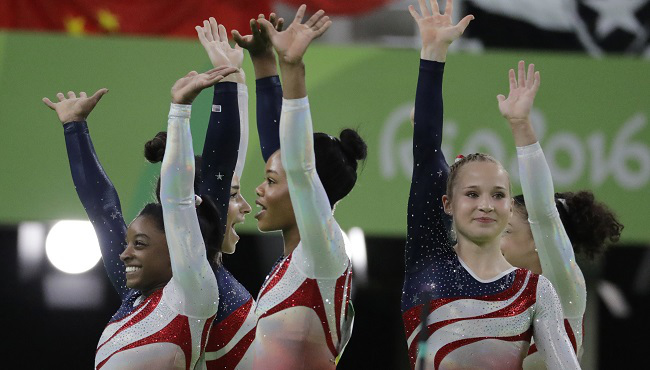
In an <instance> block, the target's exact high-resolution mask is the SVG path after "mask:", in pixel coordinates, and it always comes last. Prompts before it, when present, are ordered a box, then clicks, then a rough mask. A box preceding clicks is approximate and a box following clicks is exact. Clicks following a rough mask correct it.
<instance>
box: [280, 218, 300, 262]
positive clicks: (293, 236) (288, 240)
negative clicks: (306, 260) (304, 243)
mask: <svg viewBox="0 0 650 370" xmlns="http://www.w3.org/2000/svg"><path fill="white" fill-rule="evenodd" d="M282 239H284V256H285V257H286V256H288V255H290V254H291V252H293V250H294V249H296V247H297V246H298V243H300V232H299V231H298V225H293V226H291V227H289V228H287V229H284V230H282Z"/></svg>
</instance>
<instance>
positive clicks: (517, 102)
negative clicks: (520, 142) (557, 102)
mask: <svg viewBox="0 0 650 370" xmlns="http://www.w3.org/2000/svg"><path fill="white" fill-rule="evenodd" d="M525 67H526V63H525V62H524V61H523V60H522V61H519V66H518V72H517V75H518V76H517V79H515V71H514V70H512V69H511V70H510V71H509V72H508V76H509V79H510V93H509V94H508V98H507V99H506V97H505V96H503V95H502V94H499V95H498V96H497V100H498V101H499V110H500V111H501V114H502V115H503V117H505V118H506V119H507V120H508V122H510V124H517V123H528V122H527V121H528V119H529V115H530V110H531V108H532V107H533V102H534V101H535V95H537V90H538V89H539V83H540V77H539V71H538V72H535V65H534V64H529V65H528V75H526V73H525Z"/></svg>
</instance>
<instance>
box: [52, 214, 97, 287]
mask: <svg viewBox="0 0 650 370" xmlns="http://www.w3.org/2000/svg"><path fill="white" fill-rule="evenodd" d="M45 253H46V254H47V258H48V259H49V260H50V262H52V264H53V265H54V267H56V268H58V269H59V270H61V271H63V272H67V273H69V274H80V273H82V272H86V271H88V270H90V269H91V268H93V266H95V265H96V264H97V261H99V259H100V258H101V256H102V255H101V251H100V250H99V242H98V241H97V235H95V230H94V229H93V226H92V225H91V224H90V222H89V221H59V222H57V223H56V224H55V225H54V226H53V227H52V229H50V232H49V233H48V234H47V239H46V240H45Z"/></svg>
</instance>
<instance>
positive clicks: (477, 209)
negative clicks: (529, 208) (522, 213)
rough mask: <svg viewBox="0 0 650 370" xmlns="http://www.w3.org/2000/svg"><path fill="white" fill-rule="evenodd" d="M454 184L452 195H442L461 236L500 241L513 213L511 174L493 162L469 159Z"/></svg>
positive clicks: (484, 241)
mask: <svg viewBox="0 0 650 370" xmlns="http://www.w3.org/2000/svg"><path fill="white" fill-rule="evenodd" d="M458 171H460V172H459V173H458V174H457V176H456V181H455V183H454V184H453V197H452V198H449V197H448V196H447V195H444V196H443V204H444V208H445V212H447V213H448V214H450V215H452V216H453V219H454V227H455V229H456V234H457V235H458V238H459V239H461V238H465V239H468V240H470V241H471V242H473V243H476V244H478V245H484V244H487V243H491V242H494V241H498V238H499V237H500V236H501V233H502V232H503V229H504V228H505V227H506V225H507V223H508V220H509V219H510V215H511V214H512V198H510V190H509V189H510V179H509V177H508V173H507V172H506V171H505V170H504V169H503V168H502V167H501V166H499V165H498V164H496V163H493V162H479V161H475V162H469V163H467V164H465V165H463V166H462V167H461V168H459V169H458Z"/></svg>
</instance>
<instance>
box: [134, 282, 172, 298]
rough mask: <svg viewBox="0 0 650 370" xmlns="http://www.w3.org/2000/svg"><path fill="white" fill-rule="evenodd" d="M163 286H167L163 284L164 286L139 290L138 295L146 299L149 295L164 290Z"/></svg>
mask: <svg viewBox="0 0 650 370" xmlns="http://www.w3.org/2000/svg"><path fill="white" fill-rule="evenodd" d="M165 285H167V283H164V284H163V283H161V284H158V285H155V286H153V287H151V288H149V289H147V290H141V291H140V294H142V296H143V297H145V298H147V297H149V296H150V295H152V294H153V293H154V292H155V291H157V290H159V289H162V288H164V287H165Z"/></svg>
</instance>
